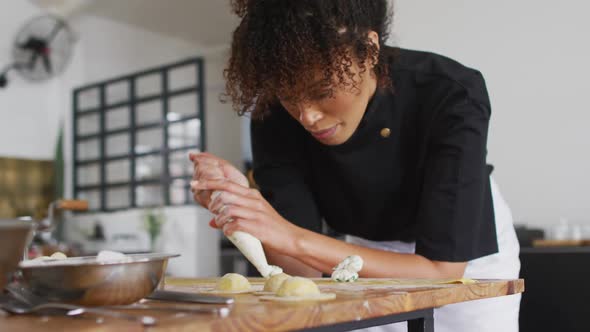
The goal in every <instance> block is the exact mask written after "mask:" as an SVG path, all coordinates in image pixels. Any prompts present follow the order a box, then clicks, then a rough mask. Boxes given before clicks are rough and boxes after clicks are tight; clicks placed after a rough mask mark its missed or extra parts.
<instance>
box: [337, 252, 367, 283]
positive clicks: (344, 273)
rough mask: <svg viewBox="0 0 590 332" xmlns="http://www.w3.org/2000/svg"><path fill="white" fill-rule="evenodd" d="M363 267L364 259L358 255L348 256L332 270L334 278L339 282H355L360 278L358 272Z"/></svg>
mask: <svg viewBox="0 0 590 332" xmlns="http://www.w3.org/2000/svg"><path fill="white" fill-rule="evenodd" d="M362 268H363V259H362V258H361V257H360V256H358V255H352V256H348V257H346V258H345V259H344V260H342V262H340V264H338V265H337V266H336V267H335V268H334V269H333V270H334V272H332V280H334V281H337V282H354V281H356V280H357V279H358V277H359V275H358V272H359V271H360V270H361V269H362Z"/></svg>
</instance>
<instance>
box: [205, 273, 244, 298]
mask: <svg viewBox="0 0 590 332" xmlns="http://www.w3.org/2000/svg"><path fill="white" fill-rule="evenodd" d="M251 290H252V285H250V282H249V281H248V279H246V277H244V276H243V275H241V274H238V273H226V274H225V275H224V276H223V277H221V278H220V279H219V280H218V281H217V284H215V289H214V290H213V292H215V293H227V294H229V293H246V292H250V291H251Z"/></svg>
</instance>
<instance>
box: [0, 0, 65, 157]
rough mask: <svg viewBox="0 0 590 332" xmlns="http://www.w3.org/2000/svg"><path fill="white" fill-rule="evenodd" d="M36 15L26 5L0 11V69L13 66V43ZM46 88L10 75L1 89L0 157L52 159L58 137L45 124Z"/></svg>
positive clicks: (31, 8)
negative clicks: (28, 21)
mask: <svg viewBox="0 0 590 332" xmlns="http://www.w3.org/2000/svg"><path fill="white" fill-rule="evenodd" d="M5 7H6V5H5ZM36 15H39V10H38V9H37V8H36V7H34V6H33V5H31V4H29V3H28V2H27V1H11V6H10V10H7V9H2V10H0V22H2V29H0V69H3V68H4V66H5V65H8V64H9V63H11V62H12V43H13V40H14V37H15V35H16V33H17V32H18V30H19V29H20V27H21V25H22V24H24V23H25V22H26V21H27V20H29V19H31V18H32V17H34V16H36ZM47 86H48V85H47V84H32V83H24V82H23V81H22V79H21V78H20V77H18V75H17V74H16V73H14V72H11V73H10V74H9V83H8V86H7V87H6V88H4V89H0V156H12V157H18V158H34V159H51V158H53V151H54V147H55V142H56V138H57V137H55V136H54V134H55V130H54V128H50V127H49V126H47V121H46V120H47V114H48V111H49V108H50V107H49V105H48V104H49V95H48V93H47V91H46V89H47Z"/></svg>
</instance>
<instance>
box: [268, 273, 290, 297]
mask: <svg viewBox="0 0 590 332" xmlns="http://www.w3.org/2000/svg"><path fill="white" fill-rule="evenodd" d="M289 277H290V275H288V274H286V273H279V274H275V275H274V276H272V277H270V278H269V279H268V280H266V282H265V283H264V289H263V291H264V292H269V293H273V294H275V293H276V292H277V291H278V290H279V288H280V287H281V285H282V284H283V281H285V280H287V279H288V278H289Z"/></svg>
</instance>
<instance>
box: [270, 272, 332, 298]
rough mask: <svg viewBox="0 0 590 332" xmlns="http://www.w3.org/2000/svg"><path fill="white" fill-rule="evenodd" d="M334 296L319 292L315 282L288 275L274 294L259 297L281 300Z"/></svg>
mask: <svg viewBox="0 0 590 332" xmlns="http://www.w3.org/2000/svg"><path fill="white" fill-rule="evenodd" d="M334 298H336V294H333V293H321V292H320V289H319V288H318V286H317V285H316V284H315V282H313V281H312V280H311V279H308V278H303V277H289V278H287V279H286V280H285V281H283V283H282V284H281V286H280V287H279V289H278V290H277V293H276V295H273V296H261V297H260V299H261V300H269V301H283V302H298V301H322V300H331V299H334Z"/></svg>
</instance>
